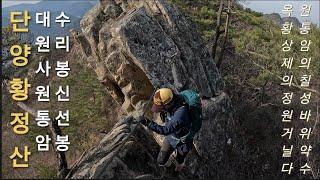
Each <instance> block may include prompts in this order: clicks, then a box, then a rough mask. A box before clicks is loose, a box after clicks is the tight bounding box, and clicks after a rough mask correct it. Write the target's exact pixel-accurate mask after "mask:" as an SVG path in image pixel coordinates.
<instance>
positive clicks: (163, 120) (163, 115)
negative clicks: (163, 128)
mask: <svg viewBox="0 0 320 180" xmlns="http://www.w3.org/2000/svg"><path fill="white" fill-rule="evenodd" d="M166 118H167V113H166V112H160V119H161V121H162V122H163V123H165V122H166Z"/></svg>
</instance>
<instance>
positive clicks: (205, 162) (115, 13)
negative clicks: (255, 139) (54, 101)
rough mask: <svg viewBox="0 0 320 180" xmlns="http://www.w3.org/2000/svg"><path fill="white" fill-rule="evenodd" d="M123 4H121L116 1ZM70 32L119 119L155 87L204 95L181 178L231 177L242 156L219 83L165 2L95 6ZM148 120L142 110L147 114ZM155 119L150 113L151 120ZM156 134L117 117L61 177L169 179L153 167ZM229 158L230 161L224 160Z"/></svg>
mask: <svg viewBox="0 0 320 180" xmlns="http://www.w3.org/2000/svg"><path fill="white" fill-rule="evenodd" d="M124 3H125V4H124ZM81 30H82V32H78V33H73V34H74V39H75V41H76V43H77V44H78V45H79V47H81V48H80V49H79V51H81V53H82V55H83V56H84V59H86V61H85V62H83V63H87V64H88V65H89V66H90V67H92V68H93V69H94V70H95V71H96V73H97V78H98V79H99V80H100V81H101V83H102V84H103V85H104V86H105V87H106V89H107V91H108V92H109V93H110V95H111V96H112V97H113V99H114V100H115V101H116V102H117V103H118V104H119V105H120V106H122V108H123V109H124V110H125V111H126V112H127V114H141V112H142V111H143V109H144V106H145V105H146V103H147V102H148V100H149V97H150V96H151V95H152V93H153V92H154V90H155V89H156V88H157V87H163V86H166V87H170V88H172V89H174V91H176V92H178V91H181V90H184V89H189V88H191V89H195V90H197V91H199V92H200V93H201V94H203V95H206V96H208V97H215V98H212V99H211V100H207V102H206V104H205V106H204V107H203V113H204V121H203V128H202V130H201V131H200V132H199V134H198V135H197V137H196V139H195V147H196V149H197V153H195V152H196V151H195V152H193V153H191V154H190V155H189V156H188V159H187V168H185V169H184V171H183V172H182V173H181V174H180V176H182V177H201V178H208V177H235V176H237V169H234V170H233V172H234V173H230V172H229V171H227V170H224V169H222V168H225V169H229V170H230V169H232V168H234V167H235V166H236V164H237V163H239V162H240V159H241V158H242V157H243V156H244V155H243V154H244V153H243V152H242V151H241V150H238V149H236V148H235V147H238V146H237V145H238V144H239V143H240V142H238V141H237V137H236V134H237V128H236V127H235V126H234V122H233V110H232V106H231V102H230V99H229V97H228V96H227V95H226V94H225V93H223V87H224V84H223V80H222V78H221V76H220V74H219V72H218V69H217V68H216V66H215V64H214V62H213V60H212V57H211V55H210V53H209V51H208V49H207V48H206V46H205V44H204V42H203V40H202V38H201V36H200V35H199V34H198V32H197V30H196V28H195V27H194V25H192V23H190V21H189V20H188V19H187V18H186V17H185V16H184V15H183V13H181V12H180V11H179V9H178V8H177V7H175V6H173V5H171V4H169V3H168V2H166V1H165V0H147V1H143V0H139V1H138V0H137V1H111V0H109V1H103V0H101V1H100V3H98V4H97V5H96V6H95V7H94V8H93V9H91V10H90V11H89V12H88V13H87V14H86V15H85V16H84V17H83V19H82V21H81ZM147 115H148V116H149V117H150V118H153V116H152V114H151V113H150V112H148V113H147ZM154 117H155V116H154ZM159 145H161V137H160V136H158V135H155V134H153V133H151V132H149V131H148V130H146V129H145V128H143V127H142V126H140V125H137V124H135V123H134V120H133V118H132V117H126V118H120V119H119V121H118V123H117V124H116V125H115V126H114V127H113V129H112V130H111V132H109V133H108V134H107V135H106V136H105V138H104V139H103V140H102V141H101V142H100V144H99V145H98V146H97V147H95V148H93V149H92V150H90V151H88V152H87V154H86V155H85V156H84V157H82V159H81V160H80V161H79V162H78V163H77V164H76V165H74V166H73V167H72V169H71V172H70V173H69V175H68V178H121V177H122V178H123V177H125V178H136V177H139V178H141V177H144V176H145V175H147V177H153V178H164V177H170V175H165V174H166V172H165V171H164V169H163V168H161V167H159V166H158V165H157V164H156V160H155V159H156V156H157V153H158V151H159ZM230 155H232V156H233V157H232V158H231V157H228V156H230Z"/></svg>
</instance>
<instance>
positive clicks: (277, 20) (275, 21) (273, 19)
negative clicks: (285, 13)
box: [263, 13, 301, 27]
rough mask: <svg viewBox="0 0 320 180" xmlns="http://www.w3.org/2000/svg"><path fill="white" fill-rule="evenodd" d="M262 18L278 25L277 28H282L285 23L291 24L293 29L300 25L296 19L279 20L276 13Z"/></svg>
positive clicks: (285, 18) (279, 17)
mask: <svg viewBox="0 0 320 180" xmlns="http://www.w3.org/2000/svg"><path fill="white" fill-rule="evenodd" d="M263 17H265V18H266V19H270V20H271V21H272V22H273V23H275V24H278V25H279V26H282V24H283V23H285V22H292V23H293V25H294V26H295V27H301V23H300V21H299V20H298V18H296V17H284V18H281V16H280V15H279V14H278V13H271V14H264V15H263Z"/></svg>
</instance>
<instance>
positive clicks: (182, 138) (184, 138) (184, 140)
mask: <svg viewBox="0 0 320 180" xmlns="http://www.w3.org/2000/svg"><path fill="white" fill-rule="evenodd" d="M187 136H188V135H185V136H182V137H181V138H180V142H181V143H182V144H185V143H186V142H187Z"/></svg>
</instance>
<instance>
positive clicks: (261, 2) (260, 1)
mask: <svg viewBox="0 0 320 180" xmlns="http://www.w3.org/2000/svg"><path fill="white" fill-rule="evenodd" d="M37 2H39V1H33V0H2V7H8V6H12V5H16V4H21V3H37ZM240 2H241V4H243V5H244V6H245V7H249V8H251V9H253V10H254V11H257V12H262V13H273V12H275V13H279V14H280V15H281V10H282V7H283V6H284V5H285V4H292V5H293V16H295V17H297V18H298V19H299V20H300V21H304V20H307V18H301V17H300V15H299V11H300V7H301V6H302V5H303V4H304V3H305V2H306V3H307V4H311V6H312V8H311V15H310V20H311V22H313V23H314V24H318V26H320V22H319V21H320V9H319V8H320V0H303V1H302V0H284V1H283V0H269V1H266V0H240Z"/></svg>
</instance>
